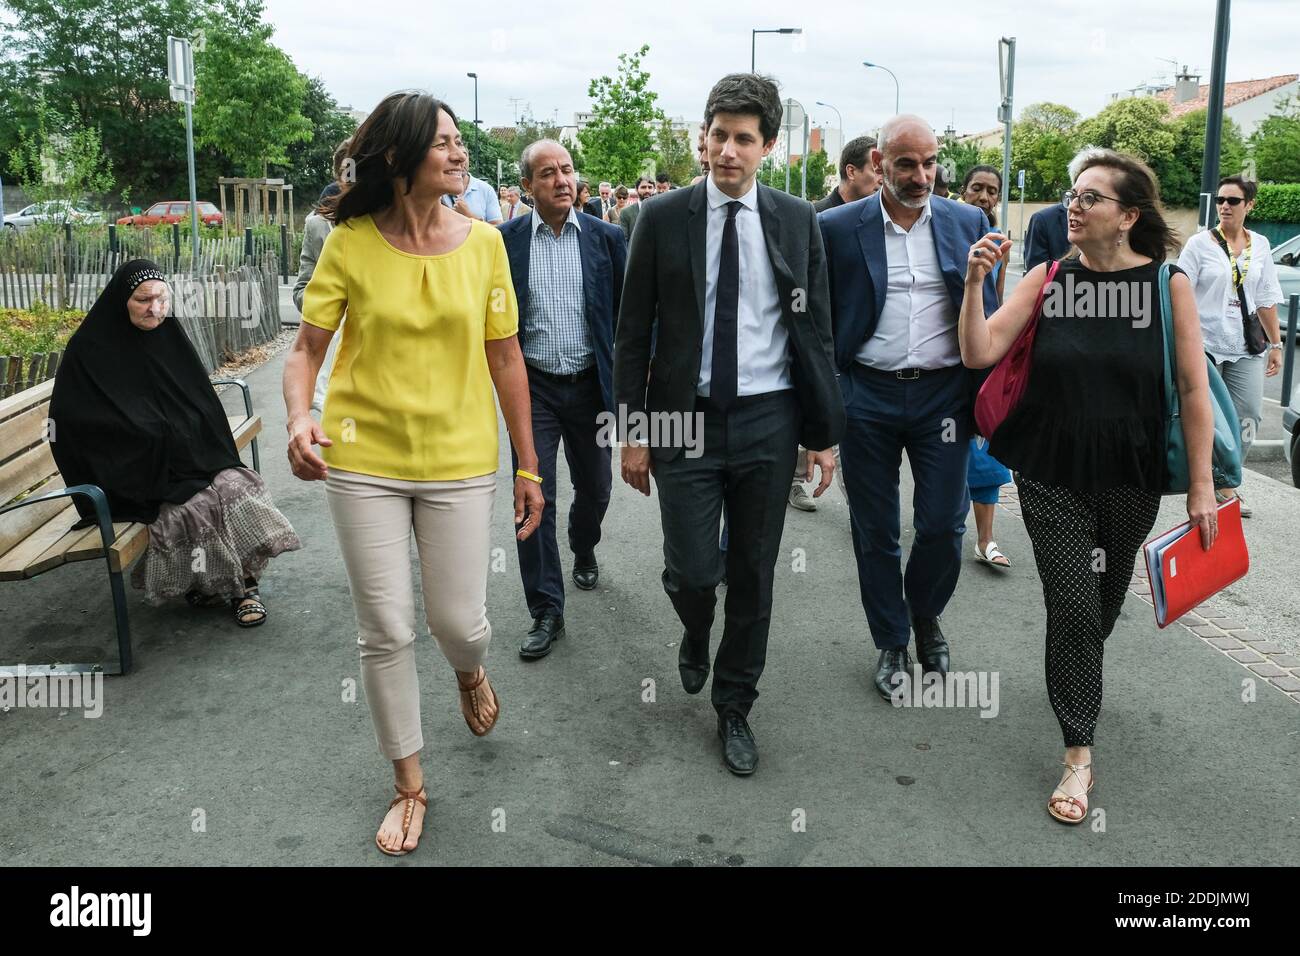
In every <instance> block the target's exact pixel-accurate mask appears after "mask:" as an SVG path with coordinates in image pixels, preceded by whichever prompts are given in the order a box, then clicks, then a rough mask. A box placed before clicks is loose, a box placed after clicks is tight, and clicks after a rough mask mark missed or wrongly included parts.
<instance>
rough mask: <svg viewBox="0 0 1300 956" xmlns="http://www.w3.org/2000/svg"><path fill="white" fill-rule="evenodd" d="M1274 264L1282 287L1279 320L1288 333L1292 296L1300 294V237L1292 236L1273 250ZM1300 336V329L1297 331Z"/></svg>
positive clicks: (1283, 329)
mask: <svg viewBox="0 0 1300 956" xmlns="http://www.w3.org/2000/svg"><path fill="white" fill-rule="evenodd" d="M1273 264H1274V265H1276V266H1277V281H1278V283H1279V284H1280V285H1281V286H1282V301H1281V302H1280V303H1278V307H1277V320H1278V322H1279V324H1280V325H1281V326H1282V331H1283V332H1286V329H1287V319H1288V318H1289V316H1290V314H1291V306H1290V302H1291V296H1292V295H1293V294H1295V293H1300V236H1292V237H1291V238H1290V239H1288V240H1287V241H1286V242H1284V243H1282V244H1281V245H1279V246H1276V247H1274V249H1273ZM1296 333H1297V334H1300V329H1296Z"/></svg>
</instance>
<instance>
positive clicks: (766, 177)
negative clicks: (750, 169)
mask: <svg viewBox="0 0 1300 956" xmlns="http://www.w3.org/2000/svg"><path fill="white" fill-rule="evenodd" d="M803 162H804V158H803V157H802V156H800V157H799V158H798V159H796V160H795V161H794V162H792V163H790V193H791V195H794V196H797V195H799V187H800V185H801V184H802V182H803ZM835 171H836V170H835V167H834V166H832V165H831V161H830V158H829V157H828V156H827V155H826V151H825V150H824V149H819V150H817V152H815V153H813V154H811V155H810V156H809V157H808V195H807V196H806V197H805V198H807V199H808V200H810V201H811V202H816V201H817V200H818V199H821V198H823V197H824V196H825V195H826V194H827V193H828V192H830V188H831V187H830V185H828V179H829V178H830V176H831V173H833V172H835ZM758 181H759V182H760V183H762V184H763V185H764V186H771V187H772V188H773V189H779V190H781V191H782V192H785V166H783V165H782V164H781V163H779V162H778V163H764V164H763V165H762V166H760V167H759V170H758Z"/></svg>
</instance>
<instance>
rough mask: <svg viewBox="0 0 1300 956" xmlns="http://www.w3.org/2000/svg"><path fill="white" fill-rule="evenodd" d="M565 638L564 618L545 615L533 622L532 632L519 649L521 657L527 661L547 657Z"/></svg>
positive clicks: (556, 615)
mask: <svg viewBox="0 0 1300 956" xmlns="http://www.w3.org/2000/svg"><path fill="white" fill-rule="evenodd" d="M563 636H564V618H563V617H561V616H560V615H558V614H543V615H541V616H540V617H538V618H537V619H536V620H534V621H533V628H532V630H530V631H529V632H528V636H527V637H525V638H524V643H523V644H522V645H521V646H520V648H519V656H520V657H522V658H523V659H524V660H526V661H535V660H537V659H538V658H539V657H545V656H546V655H547V654H549V653H551V648H552V647H554V646H555V642H556V641H558V640H559V639H560V638H562V637H563Z"/></svg>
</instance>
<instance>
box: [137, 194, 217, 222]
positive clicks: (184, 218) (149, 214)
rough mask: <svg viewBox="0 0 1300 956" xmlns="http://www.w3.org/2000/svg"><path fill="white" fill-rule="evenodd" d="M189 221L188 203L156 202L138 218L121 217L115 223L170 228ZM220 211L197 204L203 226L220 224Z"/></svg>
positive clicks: (206, 203)
mask: <svg viewBox="0 0 1300 956" xmlns="http://www.w3.org/2000/svg"><path fill="white" fill-rule="evenodd" d="M189 221H190V204H189V202H180V201H171V200H168V201H167V202H156V203H154V204H153V205H152V206H150V207H149V208H148V209H146V210H145V211H144V212H142V213H140V214H139V215H138V216H123V217H122V218H121V219H119V220H118V221H117V224H118V225H119V226H158V225H167V226H170V225H171V224H172V223H174V222H180V223H185V222H189ZM222 221H223V220H222V216H221V210H220V209H218V208H217V207H216V206H214V205H212V203H210V202H201V203H199V222H201V223H203V225H205V226H219V225H221V224H222Z"/></svg>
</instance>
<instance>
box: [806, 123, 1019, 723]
mask: <svg viewBox="0 0 1300 956" xmlns="http://www.w3.org/2000/svg"><path fill="white" fill-rule="evenodd" d="M938 150H939V145H938V142H937V141H936V139H935V136H934V132H933V131H932V130H931V128H930V126H929V124H927V123H926V122H925V121H924V120H922V119H921V118H920V117H917V116H896V117H894V118H892V119H890V120H889V121H888V122H886V123H885V125H884V127H883V128H882V129H881V133H880V142H879V144H878V146H877V148H875V149H873V150H872V151H871V163H872V166H873V167H875V169H876V170H877V172H878V173H880V174H881V175H882V176H883V177H884V181H883V183H882V186H881V189H880V191H879V192H877V193H876V194H875V195H873V196H869V197H867V198H866V199H860V200H858V201H856V202H851V203H847V204H845V205H843V206H839V207H837V208H835V209H831V210H829V211H827V212H824V213H822V214H821V216H820V217H819V220H818V221H819V224H820V225H821V232H822V240H823V243H824V245H825V247H826V263H827V271H828V273H829V280H830V293H831V321H832V330H833V335H834V340H835V365H836V368H837V369H838V372H839V382H840V389H841V391H842V393H843V396H844V407H845V411H846V413H847V415H848V428H847V431H846V432H845V435H844V439H843V441H842V442H841V443H840V460H841V463H842V465H843V473H844V482H845V485H846V488H847V490H848V498H849V514H850V524H851V528H852V532H853V550H854V554H855V555H856V557H857V561H858V585H859V589H860V591H861V595H862V606H863V608H864V609H865V610H866V613H867V622H868V624H869V625H870V628H871V636H872V639H873V640H874V642H875V644H876V647H877V648H878V649H879V650H880V657H879V660H878V662H877V665H876V674H875V677H874V681H873V682H874V684H875V686H876V689H877V690H878V691H879V692H880V694H881V695H882V696H883V697H885V698H887V699H888V698H889V697H890V696H891V695H892V694H894V693H895V691H896V689H897V688H898V687H899V686H900V684H901V683H902V680H903V678H902V677H900V674H907V675H908V677H909V678H910V676H911V666H912V665H911V658H910V656H909V655H908V650H907V646H908V640H909V636H910V632H911V631H913V630H914V631H915V632H916V648H917V658H918V659H919V660H920V662H921V665H922V667H923V668H924V670H925V671H926V672H927V673H938V674H944V673H946V672H947V670H948V657H949V649H948V643H947V640H946V639H945V638H944V635H943V631H942V630H941V629H940V628H939V615H940V614H941V613H942V612H943V610H944V607H945V606H946V605H947V603H948V600H949V598H951V597H952V593H953V591H954V590H955V589H956V586H957V576H958V573H959V572H960V570H961V540H962V534H963V533H964V532H965V530H966V513H967V511H968V510H969V508H970V498H969V494H968V492H967V489H966V463H967V458H968V456H969V438H970V436H971V428H972V427H973V424H974V423H973V411H974V396H975V391H976V388H977V386H978V383H979V381H980V380H981V376H980V374H979V373H978V372H975V371H973V370H969V369H967V368H966V367H965V366H963V365H962V362H961V349H960V348H959V346H958V343H957V317H958V315H959V313H960V310H961V302H962V296H963V290H964V285H965V275H966V258H967V255H968V253H969V251H970V247H971V246H972V245H973V244H974V243H975V242H976V240H978V239H979V238H981V237H982V236H983V235H984V234H985V233H987V232H989V223H988V219H987V217H986V216H985V215H984V212H983V210H981V209H980V208H979V207H977V206H968V205H965V204H963V203H957V202H952V201H950V200H947V199H942V198H940V197H938V196H934V195H933V186H934V180H935V170H936V168H937V154H938ZM996 308H997V293H996V291H995V289H994V285H993V282H992V281H991V280H990V281H988V282H986V283H985V284H984V312H985V315H989V314H991V313H992V312H993V311H994V310H995V309H996ZM904 451H906V452H907V460H908V464H909V465H910V467H911V470H912V477H913V479H914V482H915V486H916V487H915V494H914V496H913V499H912V503H913V526H914V528H915V531H916V536H915V538H914V539H913V542H912V550H911V555H910V557H909V558H908V561H907V569H906V573H905V574H904V572H903V569H902V567H901V555H902V552H901V549H900V548H899V531H900V527H899V526H900V515H899V496H898V473H899V466H900V464H901V459H902V453H903V452H904Z"/></svg>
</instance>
